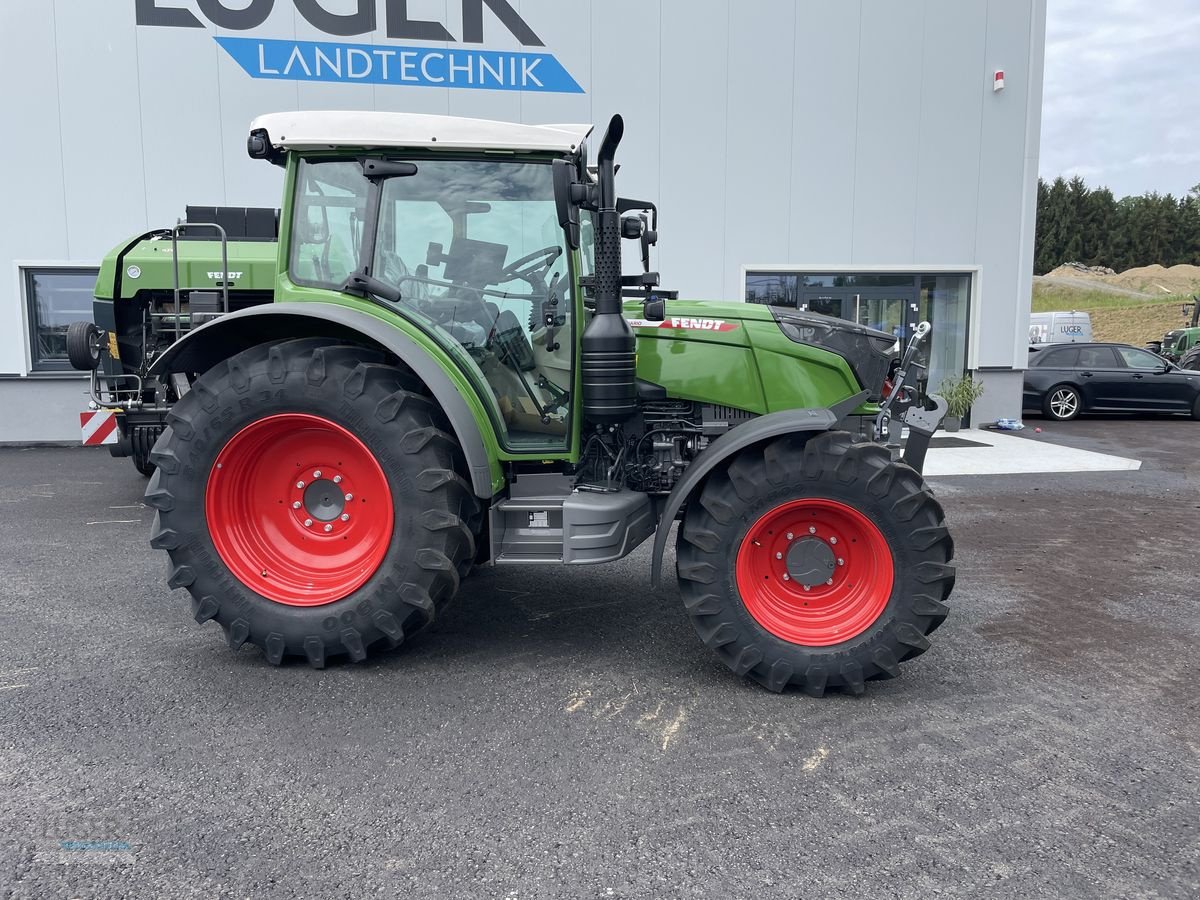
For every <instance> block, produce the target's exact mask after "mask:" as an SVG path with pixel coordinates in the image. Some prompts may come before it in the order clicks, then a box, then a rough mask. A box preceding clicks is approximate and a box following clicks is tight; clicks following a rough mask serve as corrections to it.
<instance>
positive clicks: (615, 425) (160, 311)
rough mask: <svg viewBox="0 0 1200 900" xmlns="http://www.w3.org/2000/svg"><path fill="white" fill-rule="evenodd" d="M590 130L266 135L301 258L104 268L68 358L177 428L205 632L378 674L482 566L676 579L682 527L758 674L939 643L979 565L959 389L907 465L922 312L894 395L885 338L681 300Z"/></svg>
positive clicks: (333, 127)
mask: <svg viewBox="0 0 1200 900" xmlns="http://www.w3.org/2000/svg"><path fill="white" fill-rule="evenodd" d="M590 131H591V129H590V127H587V126H566V125H563V126H544V127H543V126H528V125H517V124H508V123H498V122H485V121H479V120H469V119H456V118H444V117H433V116H417V115H405V114H391V113H345V112H342V113H332V112H298V113H280V114H272V115H267V116H263V117H260V118H259V119H257V120H256V121H255V122H254V123H253V125H252V130H251V133H250V138H249V145H248V146H249V152H250V155H251V156H252V157H254V158H255V159H261V160H265V161H267V162H269V163H273V164H275V165H278V166H281V167H283V169H284V173H285V189H284V199H283V205H282V210H281V213H280V216H279V220H278V236H277V239H276V237H275V235H274V234H273V233H272V234H271V235H270V236H269V239H264V240H262V241H261V242H260V243H258V244H256V243H255V242H254V241H253V240H246V239H245V238H246V237H247V235H245V234H243V233H242V232H240V231H238V230H237V229H236V228H223V229H222V230H221V231H223V233H218V235H217V236H218V238H219V240H214V239H212V237H211V236H210V237H209V238H208V239H206V240H199V239H198V235H196V234H195V233H194V232H195V231H196V230H197V228H199V227H200V226H199V225H198V222H193V223H192V224H191V225H186V224H185V225H184V226H180V227H181V228H182V235H181V234H180V233H178V232H177V230H172V231H171V233H170V234H165V233H160V234H157V235H151V236H142V238H141V239H139V240H136V241H134V242H131V243H129V244H126V245H123V246H122V247H121V248H118V250H117V251H115V252H114V254H113V256H112V257H111V259H110V260H109V261H107V262H106V264H105V268H104V270H103V272H102V274H101V279H100V284H101V287H100V289H99V290H98V292H97V293H98V296H97V301H96V318H97V322H98V323H99V326H96V325H92V326H90V327H88V326H81V327H80V328H79V329H77V333H76V335H75V344H76V346H77V350H78V352H77V353H76V354H75V356H74V357H73V358H77V359H78V360H79V364H80V365H81V367H84V368H91V369H92V370H93V371H96V372H100V371H101V370H102V369H103V372H102V374H99V375H97V376H96V382H95V388H94V393H95V397H94V400H95V405H96V406H97V407H100V408H104V409H118V410H119V411H120V413H121V415H122V416H124V417H125V418H126V420H127V426H128V428H129V429H131V430H133V431H134V432H135V433H136V429H138V428H146V429H154V428H161V429H162V433H161V435H160V436H158V437H157V439H156V443H154V445H153V449H152V450H150V452H149V453H148V458H147V460H146V462H147V464H148V466H152V467H153V468H154V474H153V476H152V478H151V480H150V484H149V487H148V489H147V491H146V501H147V503H148V504H150V505H151V506H152V507H154V508H155V510H156V514H155V518H154V526H153V534H152V537H151V544H152V546H154V547H156V548H158V549H161V550H163V551H165V552H166V553H167V554H168V556H169V557H170V576H169V582H168V583H169V585H170V587H172V588H185V589H186V590H187V591H188V592H189V593H190V594H191V598H192V599H191V605H192V612H193V614H194V616H195V618H196V620H197V621H198V622H201V623H203V622H207V621H209V620H215V621H216V622H217V623H218V624H219V625H220V626H221V628H222V629H223V630H224V632H225V634H226V635H227V637H228V641H229V644H230V645H231V646H232V647H234V648H238V647H241V646H242V645H243V644H246V643H250V644H254V645H256V646H258V647H261V648H262V650H263V651H264V653H265V655H266V658H267V660H268V661H270V662H271V663H273V664H280V663H282V662H284V661H285V660H288V659H289V658H299V659H302V660H307V662H308V663H309V664H311V665H312V666H314V667H318V668H320V667H322V666H324V665H326V663H327V662H328V661H330V660H331V659H334V658H339V657H349V658H350V659H351V660H354V661H359V660H363V659H365V658H366V657H367V656H368V655H370V654H372V653H374V652H376V651H378V650H382V649H386V648H391V647H395V646H396V645H398V644H400V643H401V642H403V641H405V640H407V639H409V638H411V637H412V636H413V635H414V634H416V633H417V632H418V631H420V630H421V629H422V628H424V627H425V626H426V625H428V624H429V623H430V622H432V621H433V620H434V619H435V618H436V616H437V615H438V614H439V612H440V611H441V610H442V609H443V608H444V607H445V605H446V604H447V603H448V602H449V601H450V600H451V599H452V598H453V597H454V595H455V594H456V593H457V592H458V591H459V588H460V585H461V584H462V582H463V580H464V579H465V578H467V576H468V575H469V573H470V571H471V568H472V567H473V566H476V565H481V566H484V565H491V566H508V565H527V566H529V565H532V566H540V565H551V564H566V565H587V564H598V563H604V562H610V561H613V560H617V559H620V558H622V557H624V556H626V555H627V554H628V553H630V552H631V551H632V550H633V549H634V548H635V547H637V546H638V545H639V544H641V543H642V542H644V541H651V542H652V548H653V549H652V551H651V554H650V565H651V574H652V581H653V583H655V584H657V583H658V582H659V580H660V578H661V574H662V573H661V569H662V565H663V559H664V555H665V552H666V549H667V544H668V542H669V541H670V540H671V539H672V525H673V524H674V523H675V522H676V520H678V521H679V526H678V530H677V532H676V534H675V537H674V540H675V549H676V553H675V558H676V570H677V574H678V579H679V584H680V589H681V592H682V594H683V602H684V608H685V609H686V612H687V614H688V616H689V617H690V619H691V621H692V623H693V625H694V626H695V628H696V630H697V632H698V633H699V635H700V637H701V639H702V640H703V641H704V642H705V643H706V644H708V645H709V646H710V647H711V648H712V649H713V650H714V651H715V652H716V653H717V655H718V656H719V657H720V658H721V660H722V661H723V662H725V663H726V665H728V666H729V668H731V669H732V670H733V671H734V672H735V673H737V674H738V675H742V676H749V677H751V678H753V679H754V680H755V681H757V682H759V683H761V684H763V685H765V686H766V687H768V688H770V689H771V690H775V691H781V690H783V689H785V688H786V687H788V686H789V685H792V686H798V687H800V688H802V689H804V690H805V691H807V692H809V693H811V694H814V695H820V694H822V693H823V692H824V691H826V690H827V689H841V690H845V691H849V692H852V693H861V692H862V691H863V690H864V685H865V682H866V681H869V680H871V679H879V678H891V677H893V676H895V675H897V674H898V673H899V666H900V664H901V663H902V662H904V661H905V660H907V659H911V658H913V657H915V656H917V655H919V654H920V653H922V652H924V651H925V649H926V648H928V647H929V639H928V635H929V634H930V632H932V631H933V630H934V629H935V628H937V627H938V625H940V624H941V622H942V620H943V619H944V618H945V616H946V613H947V606H946V601H947V598H948V596H949V594H950V591H951V589H952V587H953V585H954V577H955V572H954V567H953V565H952V557H953V551H954V544H953V541H952V539H951V536H950V533H949V531H948V530H947V528H946V523H945V521H944V516H943V512H942V508H941V506H940V505H939V504H938V502H937V500H936V499H934V497H933V495H932V493H931V492H930V490H929V488H928V487H927V486H926V484H925V482H924V481H923V479H922V477H921V474H920V470H921V467H922V465H923V461H924V455H925V451H926V449H927V447H928V445H929V439H930V436H931V435H932V433H933V432H934V431H935V430H936V428H937V427H938V425H939V424H940V422H941V419H942V417H943V416H944V414H945V404H944V401H942V400H941V398H938V397H932V398H928V399H927V401H926V402H925V403H919V404H912V405H908V407H907V409H906V410H905V412H904V414H903V421H904V424H905V425H906V426H907V428H908V432H909V437H908V441H907V444H906V445H905V446H904V448H903V451H902V450H901V446H900V440H899V438H900V428H899V427H897V423H895V422H894V421H893V402H894V401H897V398H900V397H902V396H905V395H906V394H910V393H911V389H910V388H908V387H907V386H906V385H905V379H906V373H907V372H908V371H909V370H910V369H911V367H912V366H913V365H914V362H913V360H914V356H915V354H917V353H918V352H919V350H918V348H919V345H920V343H921V341H922V340H923V339H924V338H926V336H927V334H928V326H922V328H921V329H920V330H919V331H918V334H917V335H915V336H914V337H913V339H912V340H911V341H910V343H909V344H908V347H907V348H906V350H905V352H904V355H903V357H902V359H901V360H900V364H899V367H898V371H896V372H895V373H894V374H893V375H892V377H891V379H890V381H889V387H888V390H887V392H886V394H887V395H886V396H881V395H882V394H883V393H884V389H883V384H884V380H885V378H886V377H887V376H888V375H889V366H890V364H891V363H892V354H891V351H892V347H893V344H894V343H895V337H894V336H893V335H891V334H885V333H883V332H877V331H873V330H871V329H868V328H864V327H861V326H858V325H856V324H854V323H850V322H846V321H842V320H838V319H831V318H827V317H823V316H818V315H812V314H807V313H802V312H798V311H796V310H792V309H780V308H773V307H766V306H758V305H753V304H741V303H703V302H684V301H681V300H679V299H678V298H677V297H676V296H675V294H674V293H673V292H670V291H664V290H660V289H659V287H658V276H657V274H656V273H652V272H651V271H650V266H649V260H650V248H651V247H652V246H654V244H655V243H656V241H657V236H658V235H657V218H658V212H657V210H656V208H655V207H654V205H653V204H652V203H649V202H646V201H641V200H630V199H625V198H621V197H620V196H619V195H618V194H617V191H616V180H615V172H616V168H617V167H616V164H615V156H616V151H617V146H618V144H619V142H620V140H621V137H622V132H623V124H622V120H621V119H620V117H614V119H613V120H612V122H611V124H610V125H609V127H608V130H607V132H606V134H605V135H604V137H603V139H602V140H601V141H600V145H599V148H598V152H597V154H596V162H595V166H594V167H592V166H590V165H589V153H588V149H587V148H588V138H589V134H590ZM217 212H219V211H217ZM243 212H244V213H245V211H243ZM212 217H215V214H214V216H207V217H206V216H205V215H203V214H202V213H198V214H197V215H196V216H194V217H193V216H189V218H195V219H198V220H199V219H204V218H212ZM205 227H207V226H205ZM271 230H272V231H273V229H271ZM213 231H214V232H215V231H216V230H215V229H213ZM231 232H232V235H231ZM189 240H190V241H191V243H189ZM625 240H629V241H633V242H636V243H637V244H638V245H639V246H640V250H641V258H642V263H643V265H642V266H641V269H642V271H641V272H640V273H639V274H636V275H625V274H623V268H622V260H621V248H622V242H623V241H625ZM268 247H272V248H274V249H275V250H277V257H275V258H273V259H272V260H271V261H270V266H271V268H270V271H271V273H272V281H273V283H271V284H267V282H266V279H265V276H260V275H258V274H256V272H258V271H259V268H256V265H259V264H261V266H260V268H261V271H263V272H265V271H267V270H266V268H265V267H266V266H267V264H268V263H267V261H266V260H265V259H262V258H261V257H262V256H263V255H264V254H265V252H266V248H268ZM156 248H157V249H156ZM168 248H169V249H168ZM168 253H169V254H170V255H169V258H167V254H168ZM155 254H158V255H157V256H155ZM222 254H224V255H226V256H227V257H228V262H222V261H221V256H222ZM256 254H257V255H256ZM155 261H156V262H157V263H158V266H157V267H155V265H154V262H155ZM194 263H195V264H198V265H200V268H199V269H195V270H190V269H189V268H188V267H189V266H191V265H193V264H194ZM135 267H136V268H137V269H139V270H140V276H141V278H142V284H143V285H144V288H142V289H138V288H137V286H136V285H133V284H132V283H131V281H136V280H137V279H136V277H135V276H133V274H132V269H133V268H135ZM239 270H240V271H239ZM181 271H182V274H181ZM210 273H215V276H216V277H213V278H211V279H208V280H209V281H212V282H214V284H212V285H211V287H210V286H209V285H208V284H207V282H206V280H205V278H203V277H199V276H200V275H201V274H204V275H208V274H210ZM235 276H237V277H235ZM197 285H200V287H197ZM112 349H116V350H117V353H113V352H111V350H112ZM118 355H119V358H118ZM123 380H124V382H125V385H126V386H125V387H124V393H120V391H121V385H122V381H123ZM114 392H117V393H114Z"/></svg>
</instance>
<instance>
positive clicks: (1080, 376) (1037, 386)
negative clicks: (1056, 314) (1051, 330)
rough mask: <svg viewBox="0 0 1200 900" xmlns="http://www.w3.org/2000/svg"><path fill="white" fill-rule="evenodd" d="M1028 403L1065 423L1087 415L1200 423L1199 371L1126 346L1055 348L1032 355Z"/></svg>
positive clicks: (1026, 383)
mask: <svg viewBox="0 0 1200 900" xmlns="http://www.w3.org/2000/svg"><path fill="white" fill-rule="evenodd" d="M1023 405H1024V408H1025V409H1027V410H1036V411H1038V412H1041V413H1042V414H1044V415H1046V416H1049V417H1050V418H1052V419H1057V420H1059V421H1060V422H1065V421H1067V420H1068V419H1074V418H1075V417H1076V416H1077V415H1079V414H1080V413H1086V412H1129V413H1135V412H1173V413H1186V414H1188V415H1190V416H1191V417H1192V418H1193V419H1197V420H1200V371H1194V370H1190V369H1181V368H1179V367H1178V366H1176V365H1175V364H1174V363H1170V362H1167V361H1166V360H1165V359H1163V358H1162V357H1160V356H1155V355H1154V354H1153V353H1150V352H1149V351H1147V350H1142V349H1140V348H1138V347H1130V346H1128V345H1127V344H1094V343H1093V344H1056V345H1052V346H1050V347H1046V348H1044V349H1042V350H1039V351H1037V352H1036V353H1031V354H1030V356H1029V368H1028V369H1026V371H1025V397H1024V404H1023Z"/></svg>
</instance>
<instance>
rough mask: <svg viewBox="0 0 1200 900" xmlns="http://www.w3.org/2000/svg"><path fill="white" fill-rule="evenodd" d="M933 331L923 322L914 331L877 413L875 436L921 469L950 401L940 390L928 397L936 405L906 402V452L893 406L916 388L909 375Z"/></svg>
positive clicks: (894, 453)
mask: <svg viewBox="0 0 1200 900" xmlns="http://www.w3.org/2000/svg"><path fill="white" fill-rule="evenodd" d="M931 331H932V328H931V326H930V324H929V323H928V322H922V323H921V324H920V325H918V326H917V330H916V331H914V332H913V336H912V337H911V338H910V339H909V341H908V347H907V348H906V349H905V351H904V355H903V356H902V357H901V358H900V366H899V368H898V369H896V374H895V376H894V377H893V379H892V389H891V390H890V391H889V392H888V395H887V397H885V398H884V401H883V403H882V404H881V405H880V407H879V414H878V415H877V416H876V417H875V440H877V441H880V442H881V443H883V444H885V445H886V446H887V448H888V450H889V451H890V452H891V454H892V459H897V460H902V461H903V462H905V463H907V464H908V465H910V466H912V467H913V468H914V469H916V470H917V471H918V472H921V471H924V468H925V454H926V453H927V452H928V450H929V441H930V440H931V439H932V438H933V434H934V432H936V431H937V430H938V428H939V427H941V424H942V420H943V419H945V418H946V410H947V406H946V401H945V399H944V398H943V397H941V396H940V395H939V394H931V395H929V397H928V401H929V403H931V404H932V407H930V406H923V405H921V404H919V403H910V404H906V405H907V409H905V410H904V412H903V413H902V414H901V416H900V421H901V422H903V423H904V424H905V425H907V426H908V442H907V443H906V444H905V445H904V447H903V453H901V444H900V437H901V434H900V431H901V430H900V429H896V431H895V432H894V433H893V431H892V408H893V406H894V405H895V404H896V402H897V401H898V400H901V398H905V397H907V395H909V394H910V393H911V392H912V388H911V387H909V386H908V385H907V384H906V383H905V382H906V381H907V379H908V373H909V370H910V369H911V368H912V367H913V365H914V359H915V358H916V355H917V351H918V350H919V349H920V348H921V345H922V344H923V343H925V341H926V340H928V338H929V335H930V332H931Z"/></svg>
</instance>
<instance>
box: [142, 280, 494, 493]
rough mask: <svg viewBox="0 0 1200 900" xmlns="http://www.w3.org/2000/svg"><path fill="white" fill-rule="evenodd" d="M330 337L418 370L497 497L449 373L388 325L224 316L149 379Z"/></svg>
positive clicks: (349, 319)
mask: <svg viewBox="0 0 1200 900" xmlns="http://www.w3.org/2000/svg"><path fill="white" fill-rule="evenodd" d="M317 336H329V337H334V338H345V339H347V340H359V341H361V340H363V339H366V340H367V341H368V342H370V343H373V344H376V345H377V346H379V347H382V348H383V349H385V350H387V351H388V352H390V353H392V354H393V355H395V356H396V357H397V358H398V359H399V360H400V361H401V362H403V363H404V364H405V365H406V366H408V367H409V368H410V369H412V370H413V372H415V373H416V375H417V377H418V378H420V379H421V380H422V381H423V382H424V383H425V385H426V387H428V388H429V391H430V393H431V394H433V398H434V399H435V400H436V401H437V403H438V405H439V406H441V408H442V411H443V412H444V413H445V414H446V418H447V419H449V420H450V426H451V428H452V429H453V430H454V434H455V437H457V438H458V443H459V445H460V446H461V447H462V452H463V456H465V457H466V460H467V467H468V469H469V471H470V476H471V487H472V488H473V489H474V491H475V493H476V495H478V496H479V497H482V498H485V499H486V498H488V497H491V496H492V494H493V493H494V491H493V490H492V484H493V469H495V471H496V472H497V473H498V472H499V468H498V463H497V461H496V459H495V456H494V455H493V454H491V453H489V452H488V449H487V445H486V444H485V443H484V440H483V434H482V433H481V432H480V429H479V425H478V422H477V420H476V418H475V416H474V414H473V413H472V412H471V408H470V407H469V406H468V405H467V402H466V400H465V399H464V397H463V394H462V391H461V390H460V389H459V388H458V387H457V386H456V385H455V384H454V382H453V381H451V379H450V377H449V376H448V375H447V374H446V371H445V369H443V367H442V366H441V365H440V364H439V363H438V361H437V360H436V359H435V358H434V357H433V356H431V355H430V353H429V351H428V350H427V349H425V348H424V347H422V346H421V345H420V344H418V343H417V342H416V341H414V340H413V339H412V338H411V337H409V336H408V335H407V334H405V333H404V332H403V331H401V330H399V329H398V328H395V327H393V326H391V325H389V324H388V323H387V322H385V321H384V320H382V319H380V318H378V317H376V316H372V315H369V314H367V313H365V312H360V311H359V310H356V309H351V308H349V307H346V306H339V305H337V304H334V303H316V302H305V303H270V304H265V305H263V306H253V307H250V308H249V309H243V310H239V311H237V312H234V313H229V314H228V315H224V316H221V317H220V318H219V319H214V320H213V321H211V322H207V323H205V324H204V325H201V326H200V327H199V328H197V329H195V330H194V331H191V332H189V333H188V334H187V335H186V336H184V337H183V338H182V339H181V340H179V341H176V342H175V343H174V344H173V345H172V346H171V347H170V348H169V349H168V350H167V351H166V352H165V353H164V354H163V355H162V356H160V357H159V358H158V359H157V360H155V361H154V364H153V365H152V366H151V367H150V372H149V374H150V375H152V376H158V375H165V374H168V373H170V372H197V373H199V372H206V371H208V369H210V368H212V367H213V366H214V365H216V364H217V363H219V362H220V361H221V360H224V359H228V358H229V357H231V356H233V355H235V354H237V353H240V352H241V351H243V350H247V349H249V348H250V347H254V346H257V345H259V344H265V343H269V342H271V341H278V340H290V339H292V338H303V337H317Z"/></svg>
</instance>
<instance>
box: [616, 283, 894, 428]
mask: <svg viewBox="0 0 1200 900" xmlns="http://www.w3.org/2000/svg"><path fill="white" fill-rule="evenodd" d="M624 314H625V317H626V318H627V319H628V320H629V324H630V325H632V326H633V329H634V332H635V334H636V335H637V338H638V360H639V362H638V375H639V377H641V378H644V379H646V380H648V381H652V382H655V383H657V384H662V385H664V386H666V387H667V388H668V389H669V390H670V391H671V393H672V396H685V397H690V398H691V399H706V398H708V397H717V396H719V397H722V398H723V399H721V400H719V401H717V402H722V403H725V404H727V405H730V406H737V407H739V408H741V409H748V410H752V411H755V412H765V411H773V410H774V409H778V408H792V402H787V405H784V406H781V405H780V404H781V403H783V402H785V400H786V401H790V400H791V399H792V398H794V399H795V400H801V399H802V400H803V402H804V403H805V405H808V406H831V405H834V404H836V403H838V402H841V401H843V400H845V399H846V398H847V396H852V395H854V394H856V393H859V392H860V391H868V392H869V394H870V397H871V399H872V400H874V399H876V398H878V396H879V393H880V391H881V390H882V386H883V381H884V378H885V377H886V376H887V371H888V365H889V363H890V362H891V358H892V356H893V348H894V347H895V344H896V338H895V336H894V335H891V334H888V333H886V332H883V331H876V330H874V329H872V328H866V327H863V326H861V325H858V324H855V323H854V322H849V321H846V320H845V319H837V318H833V317H831V316H822V315H817V314H815V313H807V312H800V311H798V310H795V309H786V308H783V307H772V306H763V305H761V304H757V303H736V302H735V303H731V302H710V301H695V300H668V301H666V307H665V315H664V317H663V319H662V320H661V321H658V320H653V319H647V318H646V317H645V312H644V308H643V305H642V303H641V301H632V300H631V301H627V302H626V303H625V306H624ZM688 347H691V348H692V349H687V348H688ZM799 361H803V363H804V366H803V367H802V366H798V365H797V362H799ZM802 371H805V372H807V373H808V375H807V376H805V377H803V378H802V377H801V376H800V375H799V374H798V373H800V372H802ZM785 383H786V384H788V385H790V387H789V391H790V394H789V393H788V392H785V391H783V390H782V385H783V384H785ZM693 384H707V385H708V387H705V388H704V389H703V390H700V389H695V390H693V389H692V388H691V386H692V385H693ZM756 385H757V386H758V387H756ZM734 386H736V388H735V387H734ZM777 388H778V389H779V390H778V393H776V389H777ZM735 395H741V396H740V397H738V396H735ZM773 396H774V397H777V398H778V399H773Z"/></svg>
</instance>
